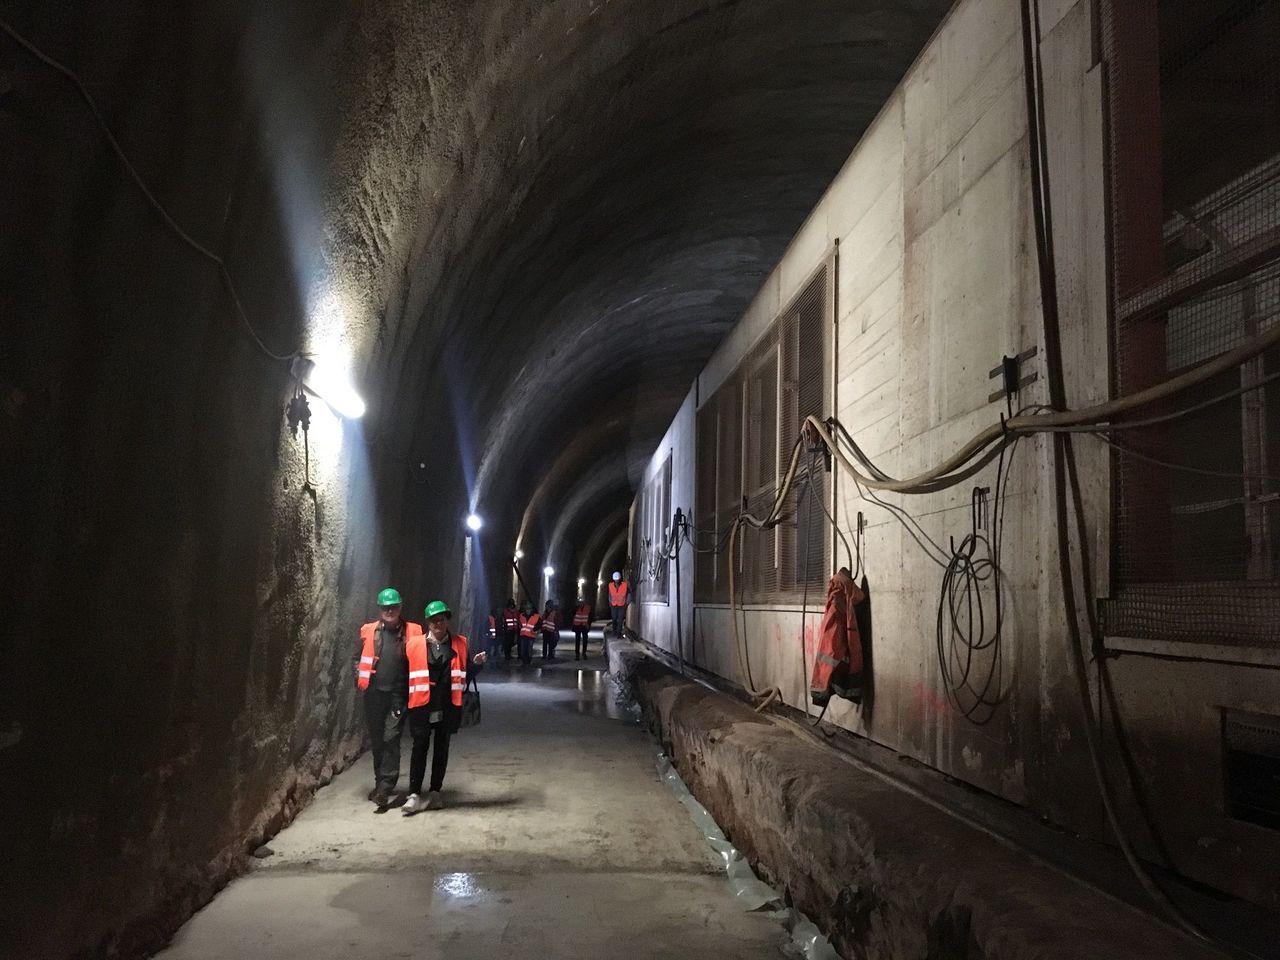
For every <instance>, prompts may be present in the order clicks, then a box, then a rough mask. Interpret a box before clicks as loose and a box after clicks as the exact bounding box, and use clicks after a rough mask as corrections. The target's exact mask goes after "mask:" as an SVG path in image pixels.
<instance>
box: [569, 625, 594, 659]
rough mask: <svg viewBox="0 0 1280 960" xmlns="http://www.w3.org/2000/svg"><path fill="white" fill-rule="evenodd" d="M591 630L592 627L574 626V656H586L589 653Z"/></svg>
mask: <svg viewBox="0 0 1280 960" xmlns="http://www.w3.org/2000/svg"><path fill="white" fill-rule="evenodd" d="M590 632H591V628H590V627H574V628H573V656H574V659H577V658H578V657H580V656H581V657H585V656H586V655H587V634H588V633H590Z"/></svg>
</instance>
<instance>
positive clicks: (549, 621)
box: [542, 613, 560, 633]
mask: <svg viewBox="0 0 1280 960" xmlns="http://www.w3.org/2000/svg"><path fill="white" fill-rule="evenodd" d="M542 632H543V633H559V632H560V625H559V624H558V623H556V615H555V614H554V613H553V614H551V615H550V616H549V617H543V618H542Z"/></svg>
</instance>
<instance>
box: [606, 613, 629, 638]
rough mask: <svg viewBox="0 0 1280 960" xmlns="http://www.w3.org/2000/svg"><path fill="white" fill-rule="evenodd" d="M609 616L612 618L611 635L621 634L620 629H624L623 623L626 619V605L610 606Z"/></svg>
mask: <svg viewBox="0 0 1280 960" xmlns="http://www.w3.org/2000/svg"><path fill="white" fill-rule="evenodd" d="M609 616H611V617H612V618H613V635H614V636H615V637H620V636H622V631H623V629H624V626H623V624H624V623H625V621H626V619H627V608H626V607H610V608H609Z"/></svg>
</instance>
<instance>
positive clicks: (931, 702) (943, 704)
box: [916, 680, 951, 717]
mask: <svg viewBox="0 0 1280 960" xmlns="http://www.w3.org/2000/svg"><path fill="white" fill-rule="evenodd" d="M926 710H931V711H932V712H933V713H935V714H939V713H950V712H951V703H950V701H948V700H947V698H946V697H944V696H942V695H941V694H940V693H938V692H937V691H936V690H931V689H930V688H928V687H926V686H925V685H924V681H923V680H917V681H916V715H917V716H921V717H922V716H924V714H925V711H926Z"/></svg>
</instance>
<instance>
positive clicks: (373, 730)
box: [355, 587, 423, 810]
mask: <svg viewBox="0 0 1280 960" xmlns="http://www.w3.org/2000/svg"><path fill="white" fill-rule="evenodd" d="M377 604H378V619H377V620H374V621H372V622H370V623H366V624H365V625H364V626H362V627H361V628H360V640H359V644H358V646H357V647H356V656H355V672H356V687H357V688H358V689H359V690H360V692H361V699H363V701H364V720H365V728H366V729H367V730H368V731H369V745H370V748H371V752H372V753H373V779H374V783H373V789H372V790H370V791H369V799H370V800H372V801H373V802H374V804H376V805H377V808H378V809H379V810H385V809H386V808H387V807H388V806H389V805H390V803H391V799H392V796H393V795H394V791H395V787H396V781H397V780H399V779H400V733H401V730H402V729H403V728H404V714H405V710H406V709H407V704H408V699H409V657H408V652H407V649H408V646H409V645H410V644H412V643H414V642H420V641H421V640H422V638H423V632H422V627H421V626H419V625H418V624H416V623H409V622H407V621H406V620H404V619H403V618H402V617H401V616H400V613H401V610H402V609H403V601H402V600H401V598H400V592H399V591H398V590H396V589H395V588H394V587H387V588H386V589H385V590H382V591H381V592H379V594H378V597H377Z"/></svg>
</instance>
